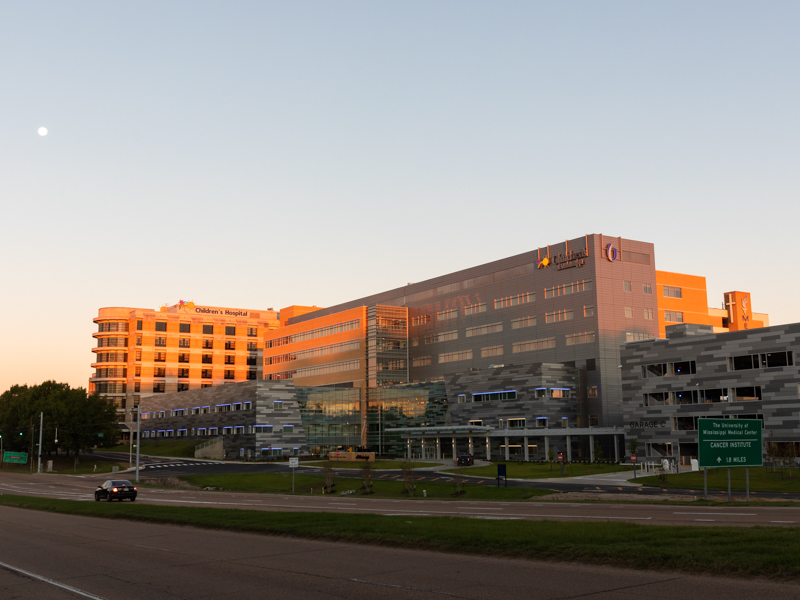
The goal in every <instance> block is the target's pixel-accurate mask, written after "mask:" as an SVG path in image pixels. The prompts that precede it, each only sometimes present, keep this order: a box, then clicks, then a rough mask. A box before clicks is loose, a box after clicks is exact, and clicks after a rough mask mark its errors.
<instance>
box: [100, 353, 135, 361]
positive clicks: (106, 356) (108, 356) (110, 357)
mask: <svg viewBox="0 0 800 600" xmlns="http://www.w3.org/2000/svg"><path fill="white" fill-rule="evenodd" d="M95 362H99V363H102V362H115V363H126V362H128V353H127V352H100V353H98V355H97V358H96V359H95Z"/></svg>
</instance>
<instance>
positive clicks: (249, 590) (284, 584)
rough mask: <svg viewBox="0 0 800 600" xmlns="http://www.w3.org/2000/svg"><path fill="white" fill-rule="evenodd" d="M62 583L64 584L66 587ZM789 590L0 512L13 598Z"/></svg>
mask: <svg viewBox="0 0 800 600" xmlns="http://www.w3.org/2000/svg"><path fill="white" fill-rule="evenodd" d="M65 586H66V587H65ZM798 594H800V587H798V586H797V585H796V584H790V583H789V584H787V583H776V582H768V581H763V580H741V579H724V578H716V577H698V576H688V575H683V574H680V573H672V572H651V571H633V570H626V569H615V568H609V567H595V566H587V565H581V564H577V563H549V562H548V563H544V562H540V561H526V560H514V559H506V558H503V559H495V558H489V557H485V556H467V555H453V554H443V553H436V552H427V551H414V550H399V549H393V548H383V547H377V546H359V545H354V544H343V543H333V542H320V541H313V540H298V539H290V538H284V537H271V536H259V535H252V534H242V533H232V532H226V531H208V530H200V529H193V528H190V527H173V526H168V525H154V524H147V523H133V522H126V521H111V520H105V519H92V518H87V517H75V516H69V515H58V514H50V513H44V512H37V511H26V510H21V509H14V508H8V507H0V597H2V598H9V599H11V598H13V599H15V600H76V599H81V598H92V599H93V600H129V599H131V600H132V599H143V598H146V599H147V600H175V599H180V600H183V599H186V600H214V599H220V600H221V599H229V598H236V599H237V600H251V599H252V600H256V599H258V600H262V599H263V598H270V600H283V599H287V600H288V599H291V600H312V599H313V600H317V599H320V600H329V599H334V598H335V599H341V598H348V599H353V600H361V599H364V600H367V599H369V600H383V599H386V600H406V599H408V600H429V599H430V600H433V599H436V600H441V599H443V598H464V599H469V600H472V599H475V600H516V599H520V600H522V599H525V600H531V599H533V600H551V599H552V600H556V599H558V600H564V599H568V598H588V599H597V600H610V599H617V598H619V599H630V598H641V597H647V598H650V599H652V600H667V599H669V600H672V599H673V598H681V599H684V600H707V599H708V598H714V599H715V600H727V599H731V600H750V599H753V600H755V599H761V598H770V600H784V599H786V600H788V599H789V598H797V596H798Z"/></svg>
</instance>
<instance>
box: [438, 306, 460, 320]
mask: <svg viewBox="0 0 800 600" xmlns="http://www.w3.org/2000/svg"><path fill="white" fill-rule="evenodd" d="M457 316H458V309H456V308H452V309H450V310H443V311H442V312H438V313H436V318H437V319H438V320H439V321H449V320H450V319H455V318H456V317H457Z"/></svg>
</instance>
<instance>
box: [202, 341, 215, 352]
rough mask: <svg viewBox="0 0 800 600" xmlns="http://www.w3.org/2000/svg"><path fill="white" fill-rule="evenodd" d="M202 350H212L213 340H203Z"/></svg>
mask: <svg viewBox="0 0 800 600" xmlns="http://www.w3.org/2000/svg"><path fill="white" fill-rule="evenodd" d="M203 348H204V349H205V350H211V349H213V348H214V340H203Z"/></svg>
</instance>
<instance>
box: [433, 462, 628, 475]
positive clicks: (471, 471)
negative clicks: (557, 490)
mask: <svg viewBox="0 0 800 600" xmlns="http://www.w3.org/2000/svg"><path fill="white" fill-rule="evenodd" d="M497 464H498V463H495V464H493V465H490V466H488V467H464V475H477V476H480V477H497V466H496V465H497ZM500 464H502V463H500ZM506 465H507V469H506V473H507V475H508V477H511V478H516V479H549V478H552V477H561V471H560V469H559V466H558V462H554V463H552V469H551V468H550V466H549V465H548V464H547V463H524V462H508V463H506ZM618 471H632V467H624V466H622V465H606V464H597V463H592V464H581V463H569V464H565V465H564V477H577V476H579V475H598V474H600V473H616V472H618ZM443 472H444V473H455V469H450V470H447V471H443Z"/></svg>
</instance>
